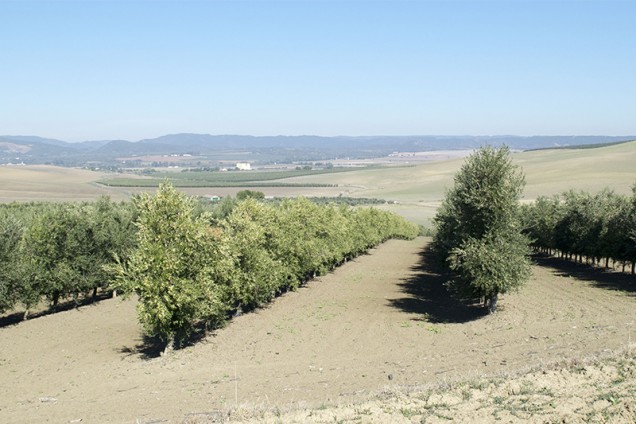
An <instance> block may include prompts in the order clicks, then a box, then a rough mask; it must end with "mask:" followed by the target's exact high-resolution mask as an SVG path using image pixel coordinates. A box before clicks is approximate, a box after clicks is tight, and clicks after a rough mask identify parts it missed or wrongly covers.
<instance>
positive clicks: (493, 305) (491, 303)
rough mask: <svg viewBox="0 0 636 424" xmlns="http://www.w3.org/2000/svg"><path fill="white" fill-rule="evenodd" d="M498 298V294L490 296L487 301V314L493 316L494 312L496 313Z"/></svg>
mask: <svg viewBox="0 0 636 424" xmlns="http://www.w3.org/2000/svg"><path fill="white" fill-rule="evenodd" d="M498 296H499V294H498V293H495V294H493V295H492V296H490V299H489V300H488V312H489V313H491V314H494V313H495V312H497V297H498Z"/></svg>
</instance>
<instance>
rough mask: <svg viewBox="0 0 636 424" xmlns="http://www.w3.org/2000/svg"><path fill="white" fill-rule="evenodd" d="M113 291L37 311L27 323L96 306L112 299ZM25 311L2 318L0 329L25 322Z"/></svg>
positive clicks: (0, 319)
mask: <svg viewBox="0 0 636 424" xmlns="http://www.w3.org/2000/svg"><path fill="white" fill-rule="evenodd" d="M112 297H113V295H112V292H111V291H104V292H100V293H97V295H96V296H95V297H92V296H89V297H86V298H82V299H76V300H73V299H69V300H64V301H62V302H60V303H59V304H58V305H57V306H51V307H49V308H47V309H45V310H42V311H35V312H31V313H29V318H28V319H27V321H31V320H33V319H36V318H40V317H45V316H47V315H51V314H56V313H58V312H64V311H70V310H71V309H77V308H80V307H83V306H89V305H96V304H97V303H99V302H100V301H102V300H105V299H110V298H112ZM23 318H24V311H16V312H11V313H8V314H6V315H4V316H1V317H0V328H4V327H9V326H10V325H15V324H19V323H21V322H25V321H24V319H23Z"/></svg>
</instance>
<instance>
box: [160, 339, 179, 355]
mask: <svg viewBox="0 0 636 424" xmlns="http://www.w3.org/2000/svg"><path fill="white" fill-rule="evenodd" d="M175 344H176V336H172V337H170V340H168V343H166V346H165V347H164V348H163V352H161V356H168V355H170V353H171V352H172V351H173V350H174V346H175Z"/></svg>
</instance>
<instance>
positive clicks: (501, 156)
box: [434, 146, 530, 312]
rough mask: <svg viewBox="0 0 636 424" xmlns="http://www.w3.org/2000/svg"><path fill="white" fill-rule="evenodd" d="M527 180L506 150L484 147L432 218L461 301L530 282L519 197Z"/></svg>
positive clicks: (491, 299) (491, 300) (493, 303)
mask: <svg viewBox="0 0 636 424" xmlns="http://www.w3.org/2000/svg"><path fill="white" fill-rule="evenodd" d="M524 185H525V179H524V176H523V173H522V172H521V170H520V169H519V168H518V167H517V166H515V165H513V164H512V160H511V157H510V151H509V149H508V148H507V147H505V146H504V147H501V148H493V147H490V146H487V147H482V148H481V149H479V150H477V151H476V152H475V153H473V154H472V155H471V156H470V157H469V158H468V159H467V160H466V162H465V163H464V165H463V166H462V168H461V169H460V170H459V172H458V173H457V174H456V175H455V179H454V185H453V187H452V188H451V189H450V190H449V191H448V192H447V194H446V198H445V200H444V202H443V204H442V206H441V208H440V210H439V212H438V214H437V215H436V217H435V218H434V222H435V225H436V229H437V232H436V236H435V238H434V249H435V250H436V251H437V253H438V254H439V255H440V256H441V257H442V258H443V259H444V261H445V263H446V264H447V265H448V267H449V268H450V269H451V270H452V271H453V273H454V276H453V279H452V281H451V282H450V284H449V286H450V288H451V289H453V291H454V292H455V293H456V294H457V295H458V296H460V297H462V298H476V297H483V298H485V299H488V305H489V309H490V312H494V311H495V310H496V307H497V298H498V295H499V294H500V293H506V292H507V291H510V290H512V289H515V288H518V287H519V286H521V285H522V284H523V283H524V282H525V281H526V280H527V279H528V277H529V274H530V262H529V254H530V249H529V247H528V244H529V240H528V239H527V237H526V236H524V235H523V234H521V223H520V213H519V198H520V196H521V194H522V191H523V187H524Z"/></svg>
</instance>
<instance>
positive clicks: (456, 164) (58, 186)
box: [0, 141, 636, 225]
mask: <svg viewBox="0 0 636 424" xmlns="http://www.w3.org/2000/svg"><path fill="white" fill-rule="evenodd" d="M513 160H514V162H515V163H517V164H518V165H520V166H521V167H522V168H523V170H524V172H525V174H526V182H527V185H526V188H525V192H524V197H525V198H526V199H529V200H531V199H534V198H536V197H537V196H539V195H551V194H555V193H560V192H563V191H565V190H569V189H576V190H588V191H598V190H601V189H602V188H604V187H609V188H611V189H613V190H615V191H616V192H618V193H623V194H628V193H631V187H632V186H633V184H634V183H635V182H636V141H632V142H629V143H622V144H615V145H610V146H603V147H596V148H583V149H554V150H537V151H526V152H519V153H515V154H514V155H513ZM463 162H464V159H451V160H443V161H434V162H428V163H424V164H420V165H412V166H408V165H407V166H399V167H372V168H363V169H360V170H351V171H348V172H341V173H323V174H311V175H304V176H299V177H293V178H284V179H281V180H272V181H270V182H278V183H281V184H286V185H288V186H287V187H284V186H281V187H258V188H257V189H258V190H260V191H263V192H265V194H266V195H267V196H299V195H305V196H338V195H340V194H342V195H343V196H351V197H374V198H379V199H385V200H389V201H395V202H398V204H396V205H395V204H394V205H386V206H385V207H386V208H390V209H391V210H393V211H395V212H398V213H400V214H401V215H403V216H404V217H406V218H407V219H409V220H412V221H414V222H417V223H420V224H425V225H428V224H429V223H430V219H431V218H432V217H433V216H434V215H435V211H436V209H437V207H438V206H439V204H440V202H441V201H442V199H443V198H444V193H445V190H446V189H447V188H448V187H449V186H450V185H451V184H452V181H453V175H454V174H455V172H457V170H458V169H459V168H460V167H461V165H462V163H463ZM105 175H110V176H111V177H112V176H113V174H104V173H100V172H90V171H80V170H73V169H70V168H58V167H51V166H49V167H46V166H40V167H38V166H35V167H30V166H27V167H2V166H0V181H2V183H0V201H5V202H6V201H11V200H53V199H55V200H63V199H66V200H72V199H90V198H96V197H98V196H100V195H102V194H109V195H111V196H113V197H114V198H117V199H120V198H126V197H128V196H130V195H131V194H132V193H136V192H139V191H142V190H149V191H154V190H155V189H154V188H153V187H150V188H145V189H144V188H134V187H119V188H118V187H105V186H101V185H98V184H96V183H95V182H96V181H99V180H101V179H102V178H104V176H105ZM254 175H255V174H254ZM281 175H285V176H288V174H281ZM135 178H138V177H135ZM248 184H250V182H247V183H246V187H247V186H248ZM312 184H314V185H319V186H321V187H302V186H303V185H305V186H307V185H312ZM293 185H297V187H294V186H293ZM329 185H333V187H326V186H329ZM241 189H242V187H215V188H206V187H201V188H184V191H186V192H188V193H189V194H192V195H201V196H205V195H210V194H215V195H219V196H226V195H233V194H235V193H236V192H237V191H239V190H241Z"/></svg>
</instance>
